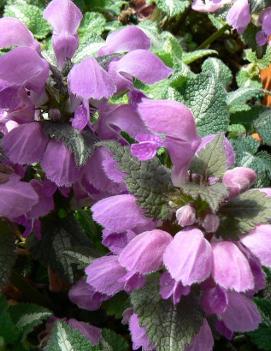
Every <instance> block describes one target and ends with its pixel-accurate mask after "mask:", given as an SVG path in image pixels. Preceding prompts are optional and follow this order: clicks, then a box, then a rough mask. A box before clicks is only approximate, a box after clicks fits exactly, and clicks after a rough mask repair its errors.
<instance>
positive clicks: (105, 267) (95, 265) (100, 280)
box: [85, 256, 126, 296]
mask: <svg viewBox="0 0 271 351" xmlns="http://www.w3.org/2000/svg"><path fill="white" fill-rule="evenodd" d="M85 272H86V275H87V283H88V284H89V285H90V286H91V287H92V288H93V289H94V290H95V291H97V292H99V293H101V294H105V295H108V296H112V295H115V294H116V293H118V292H119V291H121V290H123V288H124V282H122V281H120V279H121V278H123V277H124V276H125V274H126V270H125V269H124V268H123V267H122V266H121V265H120V264H119V262H118V257H117V256H104V257H101V258H97V259H95V260H94V261H92V263H91V264H90V265H89V266H88V267H87V268H86V269H85Z"/></svg>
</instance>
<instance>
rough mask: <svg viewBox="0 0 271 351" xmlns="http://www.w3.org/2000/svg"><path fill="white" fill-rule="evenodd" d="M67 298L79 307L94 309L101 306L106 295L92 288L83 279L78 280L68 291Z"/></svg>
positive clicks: (106, 297)
mask: <svg viewBox="0 0 271 351" xmlns="http://www.w3.org/2000/svg"><path fill="white" fill-rule="evenodd" d="M69 299H70V300H71V301H72V302H73V303H74V304H76V305H77V306H78V307H79V308H82V309H84V310H88V311H95V310H98V309H99V308H100V307H101V304H102V303H103V301H105V300H107V299H108V296H106V295H104V294H100V293H98V292H96V291H94V290H93V288H92V287H91V286H90V285H89V284H87V283H86V282H85V281H84V280H79V281H78V282H77V283H76V284H75V285H74V286H73V287H72V288H71V289H70V291H69Z"/></svg>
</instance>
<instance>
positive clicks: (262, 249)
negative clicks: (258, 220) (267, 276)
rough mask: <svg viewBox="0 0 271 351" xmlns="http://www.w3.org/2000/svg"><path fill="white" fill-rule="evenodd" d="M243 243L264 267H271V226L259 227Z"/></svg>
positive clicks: (244, 238) (243, 239)
mask: <svg viewBox="0 0 271 351" xmlns="http://www.w3.org/2000/svg"><path fill="white" fill-rule="evenodd" d="M241 242H242V243H243V244H244V245H245V246H246V247H247V248H248V249H249V250H250V251H251V252H252V253H253V254H254V255H255V256H256V257H257V258H258V259H259V260H260V262H261V264H262V265H263V266H267V267H271V225H270V224H262V225H259V226H257V227H256V228H255V229H254V230H253V231H252V232H251V233H250V234H248V235H246V236H245V237H243V238H242V239H241Z"/></svg>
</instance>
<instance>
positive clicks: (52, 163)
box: [41, 140, 80, 186]
mask: <svg viewBox="0 0 271 351" xmlns="http://www.w3.org/2000/svg"><path fill="white" fill-rule="evenodd" d="M41 166H42V168H43V170H44V172H45V173H46V176H47V178H48V179H49V180H51V181H52V182H54V183H56V185H57V186H71V185H72V184H73V183H74V182H75V181H76V180H78V179H79V177H80V169H79V168H78V167H77V166H76V164H75V161H74V156H73V154H72V153H71V152H70V151H69V150H68V149H67V147H66V146H65V145H64V144H63V143H60V142H58V141H55V140H50V141H49V143H48V144H47V147H46V150H45V152H44V155H43V157H42V160H41Z"/></svg>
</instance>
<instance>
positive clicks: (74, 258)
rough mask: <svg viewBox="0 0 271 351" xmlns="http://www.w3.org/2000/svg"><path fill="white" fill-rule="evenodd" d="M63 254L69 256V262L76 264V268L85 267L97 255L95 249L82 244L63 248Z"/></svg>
mask: <svg viewBox="0 0 271 351" xmlns="http://www.w3.org/2000/svg"><path fill="white" fill-rule="evenodd" d="M63 254H64V255H65V256H66V257H68V258H69V260H70V262H72V263H74V264H76V266H77V268H78V269H85V268H86V266H88V265H89V264H90V262H91V261H92V260H93V259H94V258H97V257H99V255H98V253H97V251H95V250H92V249H91V248H88V247H84V246H81V247H74V248H73V249H72V250H65V251H64V252H63Z"/></svg>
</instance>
